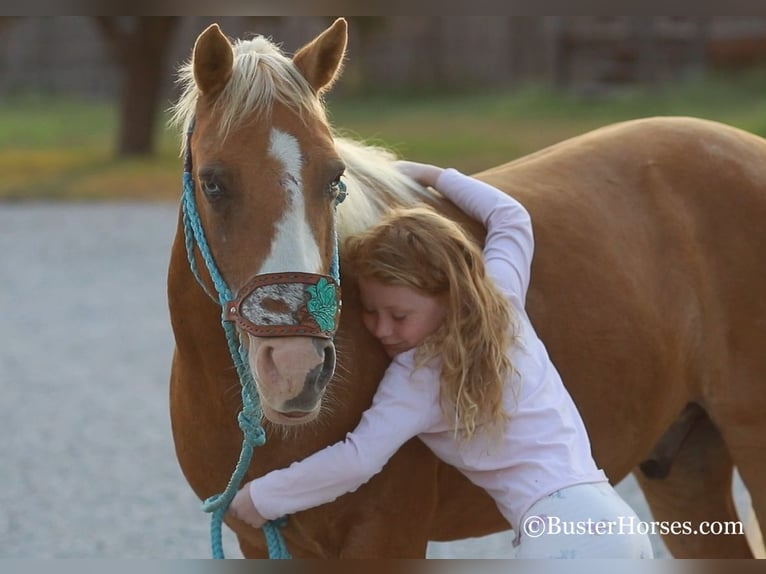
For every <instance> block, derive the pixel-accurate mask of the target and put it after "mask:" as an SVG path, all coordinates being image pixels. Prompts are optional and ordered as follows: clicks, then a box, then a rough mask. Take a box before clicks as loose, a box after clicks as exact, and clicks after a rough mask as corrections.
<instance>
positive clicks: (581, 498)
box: [516, 482, 654, 558]
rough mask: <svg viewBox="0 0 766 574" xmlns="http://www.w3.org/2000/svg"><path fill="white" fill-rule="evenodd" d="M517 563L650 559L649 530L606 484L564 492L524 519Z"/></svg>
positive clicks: (538, 505)
mask: <svg viewBox="0 0 766 574" xmlns="http://www.w3.org/2000/svg"><path fill="white" fill-rule="evenodd" d="M517 540H518V549H517V553H516V558H652V557H653V556H654V554H653V552H652V546H651V543H650V541H649V536H648V535H647V534H646V528H642V524H640V521H639V519H638V516H636V513H635V512H634V511H633V509H632V508H631V507H630V506H629V505H628V503H626V502H625V501H624V500H623V499H622V498H621V497H620V495H619V494H617V491H616V490H615V489H614V488H612V486H611V485H610V484H609V483H608V482H598V483H592V484H578V485H575V486H570V487H567V488H563V489H561V490H558V491H556V492H554V493H553V494H550V495H548V496H546V497H544V498H542V499H540V500H538V501H537V502H536V503H534V504H533V505H532V506H531V507H530V509H529V511H528V512H527V513H526V514H525V515H524V518H523V519H522V521H521V525H520V526H519V531H518V534H517Z"/></svg>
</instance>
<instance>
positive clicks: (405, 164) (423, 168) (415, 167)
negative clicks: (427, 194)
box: [394, 160, 444, 187]
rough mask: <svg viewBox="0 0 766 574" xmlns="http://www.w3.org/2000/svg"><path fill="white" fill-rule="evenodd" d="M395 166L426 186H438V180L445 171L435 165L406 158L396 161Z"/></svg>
mask: <svg viewBox="0 0 766 574" xmlns="http://www.w3.org/2000/svg"><path fill="white" fill-rule="evenodd" d="M394 167H396V169H398V170H399V171H400V172H402V173H403V174H404V175H406V176H408V177H411V178H412V179H414V180H415V181H417V182H418V183H419V184H420V185H422V186H424V187H428V186H431V187H436V180H437V179H439V176H440V175H441V173H442V171H444V170H443V169H442V168H440V167H438V166H435V165H430V164H427V163H417V162H414V161H404V160H401V161H397V162H395V163H394Z"/></svg>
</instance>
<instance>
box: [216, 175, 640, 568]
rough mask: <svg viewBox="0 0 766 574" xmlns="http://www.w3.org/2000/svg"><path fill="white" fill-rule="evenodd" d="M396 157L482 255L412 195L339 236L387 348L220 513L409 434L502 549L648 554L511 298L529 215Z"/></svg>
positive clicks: (340, 481) (273, 514)
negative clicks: (371, 382) (463, 222)
mask: <svg viewBox="0 0 766 574" xmlns="http://www.w3.org/2000/svg"><path fill="white" fill-rule="evenodd" d="M397 165H398V167H399V169H400V170H401V171H403V172H404V173H405V174H407V175H409V176H410V177H412V178H413V179H415V180H416V181H418V182H419V183H421V184H422V185H425V186H432V187H434V188H435V189H437V190H438V191H440V192H441V193H442V194H443V195H445V196H446V197H447V198H448V199H450V200H451V201H452V202H453V203H455V204H456V205H457V206H458V207H460V208H461V209H462V210H463V211H465V212H466V213H467V214H468V215H470V216H472V217H474V218H475V219H477V220H478V221H480V222H481V223H482V224H483V225H484V226H485V227H486V229H487V235H486V240H485V246H484V250H483V253H482V251H480V250H479V249H478V248H477V247H476V246H475V244H474V243H473V242H472V241H471V240H469V239H468V237H467V236H466V235H465V234H464V233H463V232H462V230H461V229H460V228H459V227H458V225H456V224H455V223H453V222H452V221H450V220H449V219H447V218H445V217H443V216H440V215H439V214H437V213H436V212H435V211H433V210H431V209H428V208H422V207H421V208H408V209H399V210H396V211H395V212H394V213H392V214H391V215H390V216H389V217H387V218H385V219H384V220H383V221H382V222H381V223H379V224H378V225H376V226H374V227H373V228H371V229H369V230H367V231H365V232H364V233H362V234H360V235H358V236H355V237H352V238H349V240H347V242H346V244H345V249H346V259H347V262H346V265H350V266H351V267H352V268H353V270H354V271H355V272H356V273H357V276H358V277H359V286H360V290H361V299H362V306H363V321H364V324H365V326H366V327H367V329H368V330H369V331H370V332H371V333H372V334H373V335H374V336H375V337H376V338H378V339H379V341H380V342H381V344H382V345H383V347H384V349H385V350H386V352H387V353H388V354H389V356H390V357H391V358H392V362H391V364H390V366H389V367H388V369H387V370H386V373H385V376H384V377H383V380H382V381H381V382H380V385H379V388H378V390H377V392H376V394H375V396H374V398H373V401H372V405H371V406H370V408H369V409H368V410H367V411H365V413H364V414H363V416H362V419H361V421H360V423H359V426H357V428H356V429H355V430H354V431H353V432H351V433H349V434H348V435H347V436H346V439H345V440H344V441H342V442H339V443H336V444H334V445H332V446H329V447H327V448H325V449H323V450H321V451H319V452H317V453H315V454H313V455H311V456H309V457H308V458H306V459H304V460H302V461H300V462H296V463H293V464H292V465H290V466H289V467H288V468H286V469H282V470H278V471H274V472H270V473H269V474H267V475H265V476H263V477H261V478H257V479H255V480H253V481H251V482H250V483H248V484H246V485H245V486H244V487H243V488H242V489H241V490H240V491H239V492H238V493H237V495H236V496H235V497H234V500H233V501H232V504H231V507H230V513H231V515H232V516H234V517H235V518H239V519H241V520H244V521H245V522H248V523H249V524H251V525H253V526H256V527H260V526H262V525H263V523H264V522H265V521H266V520H268V519H275V518H278V517H280V516H283V515H285V514H291V513H294V512H297V511H299V510H304V509H307V508H311V507H314V506H317V505H319V504H323V503H326V502H330V501H332V500H335V499H336V498H337V497H338V496H340V495H342V494H344V493H346V492H351V491H353V490H356V489H357V488H358V487H359V486H361V485H362V484H364V483H365V482H367V481H368V480H369V479H370V478H371V477H372V476H374V475H375V474H377V473H378V472H379V471H380V470H381V469H382V468H383V466H384V465H385V463H386V462H387V461H388V459H389V458H390V457H391V456H392V455H393V454H394V453H395V452H396V451H397V450H398V449H399V447H400V446H401V445H403V444H404V443H405V442H406V441H407V440H409V439H410V438H412V437H414V436H418V437H419V438H420V439H421V440H422V441H423V442H424V443H425V444H426V445H427V446H428V447H429V448H431V450H432V451H433V452H434V453H435V454H436V455H437V456H438V457H439V458H441V459H442V460H443V461H445V462H446V463H448V464H451V465H453V466H454V467H456V468H457V469H459V470H460V471H461V472H463V473H464V474H465V475H466V476H467V477H468V478H469V479H470V480H471V481H473V482H474V483H475V484H477V485H479V486H481V487H483V488H485V489H486V490H487V492H488V493H489V494H490V495H491V496H492V497H493V498H494V499H495V501H496V503H497V505H498V508H499V509H500V511H501V512H502V514H503V516H505V518H506V519H507V520H508V522H509V523H510V524H511V526H512V527H513V528H514V530H515V532H516V538H515V539H514V546H517V547H518V548H517V553H516V557H517V558H596V557H606V558H651V557H652V550H651V545H650V543H649V539H648V537H647V535H646V534H643V533H640V532H639V531H638V530H640V529H638V528H637V523H638V518H637V517H636V515H635V513H634V512H633V510H632V509H631V508H630V507H629V506H628V505H627V504H626V503H625V502H624V501H623V500H622V499H621V498H620V497H619V495H618V494H617V493H616V491H615V490H614V489H613V488H612V487H611V486H610V484H609V482H608V479H607V477H606V476H605V474H604V472H603V471H602V470H600V469H599V468H598V467H597V466H596V464H595V462H594V460H593V457H592V455H591V450H590V442H589V440H588V436H587V434H586V430H585V427H584V425H583V422H582V419H581V418H580V414H579V412H578V411H577V408H576V407H575V405H574V403H573V401H572V399H571V397H570V396H569V394H568V393H567V391H566V389H565V388H564V385H563V384H562V382H561V378H560V376H559V374H558V372H557V371H556V368H555V367H554V366H553V364H552V363H551V360H550V358H549V357H548V354H547V351H546V350H545V347H544V345H543V343H542V342H541V341H540V339H539V338H538V337H537V335H536V333H535V331H534V329H533V327H532V325H531V323H530V321H529V318H528V317H527V314H526V312H525V310H524V300H525V297H526V292H527V287H528V284H529V276H530V265H531V262H532V253H533V246H534V242H533V238H532V227H531V222H530V217H529V214H528V213H527V211H526V210H525V209H524V207H523V206H522V205H521V204H520V203H519V202H517V201H516V200H514V199H512V198H510V197H508V196H507V195H505V194H503V193H502V192H500V191H499V190H497V189H495V188H494V187H492V186H490V185H487V184H485V183H482V182H480V181H478V180H476V179H473V178H470V177H467V176H465V175H462V174H461V173H459V172H458V171H456V170H454V169H447V170H442V169H441V168H439V167H436V166H430V165H425V164H417V163H413V162H399V163H398V164H397Z"/></svg>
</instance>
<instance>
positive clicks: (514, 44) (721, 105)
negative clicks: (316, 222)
mask: <svg viewBox="0 0 766 574" xmlns="http://www.w3.org/2000/svg"><path fill="white" fill-rule="evenodd" d="M578 18H580V20H578V19H576V18H575V19H564V18H562V17H538V18H535V17H518V19H514V18H513V17H508V18H505V19H504V20H503V21H502V22H497V21H496V20H497V19H495V21H494V24H493V27H491V29H490V30H491V31H492V34H489V36H490V37H486V36H488V32H487V29H486V28H485V30H484V37H482V40H481V42H483V43H484V44H483V45H481V46H478V47H477V46H476V42H478V41H479V40H477V38H479V36H472V35H471V34H469V33H468V32H467V31H466V32H465V34H464V37H463V36H462V35H460V34H456V30H458V31H460V30H463V28H459V27H458V25H459V22H457V21H456V20H457V18H450V17H447V18H441V19H435V18H421V19H412V18H409V19H403V18H351V19H349V20H350V21H349V24H350V44H349V53H348V63H347V65H346V70H345V73H344V76H343V77H342V78H341V79H340V80H339V83H338V85H337V87H336V89H335V90H334V91H333V92H332V93H331V94H330V95H329V96H328V98H327V103H328V107H329V110H330V117H331V120H332V123H333V125H334V127H335V128H336V130H337V131H338V132H339V133H341V134H343V135H348V136H351V137H356V138H359V139H362V140H365V141H368V142H370V143H374V144H377V145H385V146H387V147H389V148H391V149H393V150H394V151H395V152H396V153H398V154H399V155H401V156H403V157H407V158H409V159H415V160H419V161H426V162H433V163H437V164H440V165H449V166H454V167H457V168H459V169H462V170H464V171H467V172H474V171H479V170H481V169H484V168H487V167H491V166H493V165H496V164H499V163H504V162H506V161H510V160H512V159H514V158H516V157H519V156H521V155H524V154H527V153H530V152H533V151H535V150H538V149H540V148H542V147H545V146H547V145H550V144H552V143H555V142H557V141H560V140H562V139H565V138H567V137H571V136H574V135H577V134H580V133H583V132H585V131H587V130H590V129H594V128H597V127H599V126H602V125H606V124H609V123H613V122H617V121H621V120H627V119H633V118H638V117H646V116H653V115H692V116H698V117H704V118H709V119H714V120H718V121H722V122H724V123H727V124H731V125H734V126H737V127H740V128H742V129H745V130H747V131H750V132H753V133H756V134H759V135H762V136H763V135H766V23H765V22H762V21H760V20H757V19H756V22H755V23H754V22H753V19H749V20H748V21H747V22H743V21H739V20H737V19H735V18H732V17H718V18H729V20H716V19H707V20H701V19H698V18H687V19H679V18H676V19H675V20H673V19H671V20H668V18H669V17H641V18H632V17H608V18H606V19H604V18H601V19H599V18H596V17H578ZM587 18H591V19H592V20H586V19H587ZM64 21H66V22H64ZM211 21H222V26H223V27H224V31H225V32H227V33H228V34H229V35H230V36H232V37H243V36H247V35H248V33H250V35H252V33H264V35H268V36H272V37H273V38H274V39H275V41H277V42H281V43H283V47H284V49H285V50H286V51H288V52H293V51H295V50H296V49H297V48H298V47H300V46H301V45H302V44H303V43H305V42H307V41H309V40H310V39H311V38H313V37H314V35H316V33H319V32H320V31H321V30H322V29H324V27H326V26H327V25H328V23H329V22H330V20H329V19H327V18H324V19H323V18H308V17H303V18H302V17H292V18H288V17H284V18H250V17H239V18H235V17H227V18H220V19H216V18H207V19H205V18H200V17H188V18H186V17H184V18H181V17H166V18H159V17H90V18H88V17H82V18H74V17H71V18H70V17H58V18H55V17H50V18H32V17H25V18H2V19H0V44H1V45H0V49H3V56H2V57H1V58H0V78H2V79H1V80H0V170H2V173H3V176H4V177H3V178H0V198H2V199H7V200H26V199H66V200H102V199H114V198H119V199H127V200H170V201H172V200H175V199H176V198H177V197H178V195H179V193H180V172H181V169H182V161H181V159H180V158H179V144H180V139H179V136H178V134H176V133H174V132H173V131H172V130H170V129H168V127H167V120H168V115H167V108H168V107H169V105H170V103H171V102H172V101H173V99H174V97H175V95H176V94H175V91H174V90H175V88H174V86H173V77H174V69H175V68H176V67H177V65H178V64H179V62H181V61H183V60H184V59H185V58H186V57H187V56H188V54H189V51H190V49H191V46H192V44H193V41H194V38H195V37H196V35H197V34H198V33H199V32H200V31H201V30H202V29H204V27H205V26H206V25H207V24H208V23H209V22H211ZM484 23H485V24H486V22H484ZM62 24H66V25H65V26H62ZM481 24H482V22H480V21H479V20H475V21H472V22H470V23H469V24H468V25H467V26H466V27H465V28H464V29H465V30H473V29H476V30H479V29H480V28H481V26H480V25H481ZM67 27H68V28H67ZM62 28H63V29H64V32H62V31H61V30H62ZM67 29H68V30H69V32H67V31H66V30H67ZM72 30H74V31H77V30H81V31H83V32H82V33H81V34H79V36H78V37H79V38H80V40H81V44H80V45H79V47H77V45H74V47H68V48H66V50H64V49H63V48H62V49H61V50H58V51H57V50H56V47H57V46H60V45H62V44H61V42H62V37H61V34H67V33H68V34H70V35H71V34H73V32H72ZM85 31H87V33H86V32H85ZM476 33H477V34H478V32H476ZM669 38H670V39H669ZM458 39H460V42H459V41H458ZM461 42H462V45H461ZM434 44H435V45H436V48H434V47H433V45H434ZM453 44H454V45H453ZM386 46H391V47H392V48H391V52H394V51H396V50H394V48H393V47H394V46H396V47H397V50H399V51H401V53H400V54H399V55H398V56H397V55H395V54H386V55H385V57H383V56H381V55H380V52H381V51H385V50H383V48H384V47H386ZM447 46H449V48H447ZM147 47H148V48H149V50H148V51H147ZM471 50H474V51H473V52H471ZM495 52H498V53H502V54H501V56H496V57H493V58H489V57H488V56H487V54H490V53H492V54H494V53H495ZM408 53H409V54H410V57H409V58H408V57H407V55H408ZM415 54H417V55H415ZM456 54H461V56H460V58H462V59H460V58H459V57H458V56H457V55H456ZM374 55H377V56H378V59H375V57H373V56H374ZM380 58H383V59H380ZM472 59H473V61H475V62H477V63H478V62H481V61H483V60H488V59H489V60H491V62H490V64H491V65H490V66H489V68H487V66H486V65H482V66H479V65H476V66H473V67H472V66H471V64H472ZM150 61H151V62H150ZM459 62H464V63H463V64H460V63H459ZM158 63H159V64H158ZM485 64H486V62H485ZM473 68H475V69H473ZM493 68H494V69H493ZM392 78H395V80H392Z"/></svg>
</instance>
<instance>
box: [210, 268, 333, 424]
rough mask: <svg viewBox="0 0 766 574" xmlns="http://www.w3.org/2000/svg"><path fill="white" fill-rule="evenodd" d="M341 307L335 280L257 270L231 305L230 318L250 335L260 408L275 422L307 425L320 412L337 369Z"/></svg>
mask: <svg viewBox="0 0 766 574" xmlns="http://www.w3.org/2000/svg"><path fill="white" fill-rule="evenodd" d="M340 306H341V303H340V288H339V286H338V285H337V283H336V282H335V280H334V279H333V278H332V277H329V276H327V275H317V274H312V273H270V274H264V275H257V276H255V277H254V278H253V279H251V280H250V281H249V282H248V283H247V284H246V285H245V286H244V287H243V288H242V289H241V290H240V292H239V294H238V295H237V297H236V298H235V299H234V300H232V301H229V302H228V303H227V304H226V308H225V314H224V316H225V318H226V319H227V320H229V321H233V322H234V323H235V324H236V325H237V326H238V327H239V328H240V330H242V331H243V332H245V333H247V335H248V339H249V345H248V360H249V363H250V368H251V370H252V372H253V375H254V377H255V380H256V383H257V387H258V393H259V395H260V398H261V407H262V410H263V414H264V416H266V418H267V419H269V420H270V421H272V422H273V423H276V424H282V425H297V424H303V423H306V422H308V421H310V420H313V419H314V418H316V416H317V415H318V413H319V409H320V407H321V402H322V397H323V396H324V391H325V389H326V388H327V385H328V383H329V382H330V380H331V379H332V376H333V373H334V372H335V361H336V356H335V346H334V344H333V342H332V338H333V336H334V334H335V331H336V330H337V327H338V321H339V317H340Z"/></svg>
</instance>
